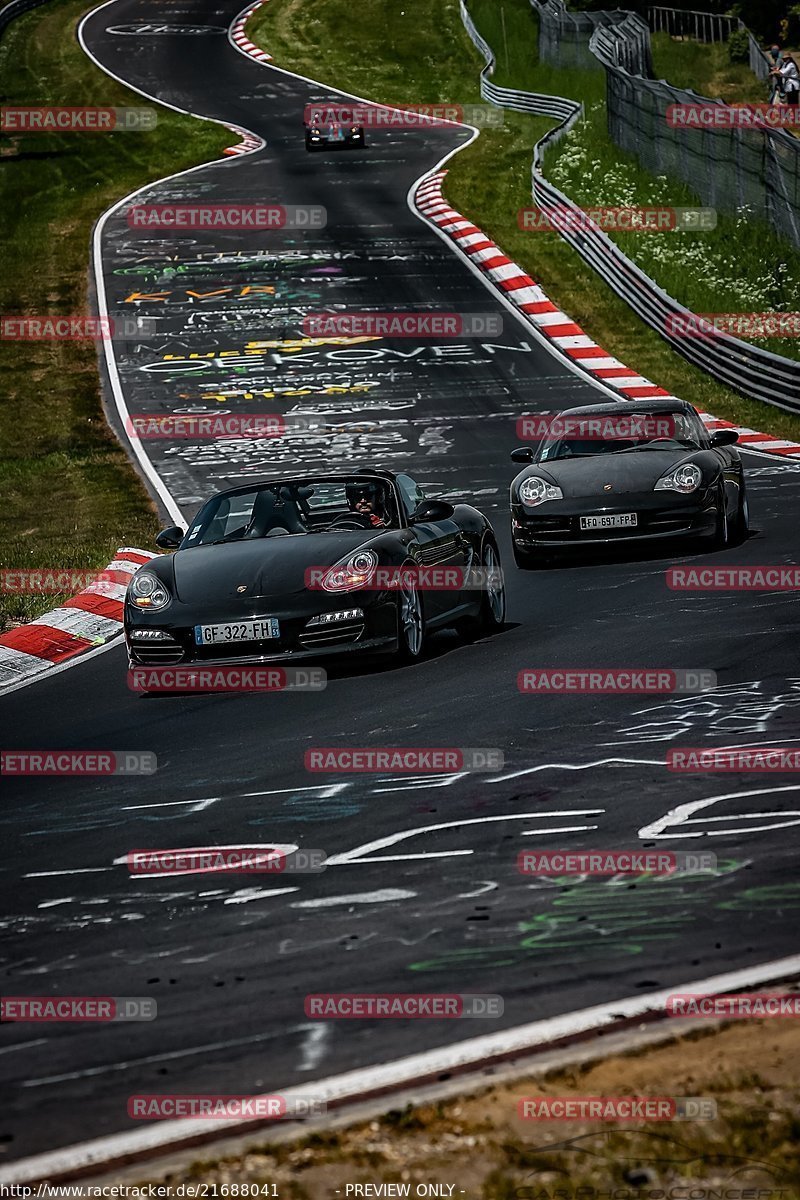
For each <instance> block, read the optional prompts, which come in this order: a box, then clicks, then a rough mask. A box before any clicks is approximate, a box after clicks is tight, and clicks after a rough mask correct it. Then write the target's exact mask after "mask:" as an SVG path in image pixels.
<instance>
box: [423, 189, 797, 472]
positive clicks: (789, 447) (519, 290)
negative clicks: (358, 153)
mask: <svg viewBox="0 0 800 1200" xmlns="http://www.w3.org/2000/svg"><path fill="white" fill-rule="evenodd" d="M446 174H447V172H446V171H437V172H435V173H434V174H433V175H428V176H427V177H426V178H425V179H423V180H422V182H421V183H420V184H419V186H418V187H417V189H416V191H415V193H414V204H415V206H416V208H417V210H418V212H419V213H421V215H422V216H423V217H425V219H426V220H428V221H430V222H431V223H432V224H433V225H436V226H437V227H438V228H439V229H440V230H441V231H442V233H444V234H446V235H447V236H448V237H449V238H450V239H451V240H452V241H453V242H455V243H456V245H457V246H458V247H459V249H460V250H461V251H462V252H463V253H464V254H466V255H467V257H468V258H469V259H470V261H471V262H472V263H474V264H475V266H477V267H478V268H479V269H480V270H481V271H482V272H483V274H484V275H486V277H487V278H488V279H489V280H490V281H491V282H492V283H493V284H494V286H495V287H497V288H499V289H500V290H501V291H502V292H504V293H505V296H506V299H508V300H509V301H511V303H512V304H513V305H514V306H515V308H517V309H518V310H519V311H520V312H521V313H522V314H523V315H524V316H525V318H526V320H528V321H529V322H530V323H531V324H532V325H534V326H535V327H536V328H537V330H538V331H539V333H540V334H542V335H543V336H544V337H546V338H547V340H548V341H549V342H550V343H551V344H552V345H553V347H554V348H555V349H557V350H558V351H559V353H561V354H563V355H565V356H566V357H568V358H569V359H571V361H572V363H573V364H574V365H575V366H578V367H579V368H580V369H581V370H583V371H585V372H586V373H587V374H588V375H590V376H591V377H593V378H594V379H596V380H598V381H599V382H602V383H603V384H604V385H605V386H606V387H612V388H614V389H615V390H616V391H618V392H619V393H620V394H621V397H622V398H623V399H625V400H640V399H643V398H648V397H650V396H652V397H655V398H658V399H666V400H673V399H676V397H674V396H672V395H671V394H670V393H669V392H667V391H665V390H664V388H662V387H658V385H657V384H655V383H653V382H652V380H650V379H646V378H645V377H644V376H643V375H638V374H637V373H636V372H635V371H633V370H631V368H630V367H626V366H625V364H624V363H623V362H620V360H619V359H618V358H614V357H613V356H612V355H610V354H609V353H608V351H606V350H603V349H602V348H601V347H600V346H598V345H597V343H596V342H593V341H592V339H591V338H590V337H588V336H587V335H586V334H585V333H584V331H583V330H582V329H581V327H580V325H577V324H576V323H575V322H574V321H573V320H572V318H571V317H568V316H567V314H566V313H563V312H561V310H560V309H559V308H558V307H557V306H556V305H555V304H553V302H552V300H550V299H549V298H548V296H547V295H546V294H545V292H544V291H543V290H542V288H541V287H539V285H538V284H537V283H536V281H535V280H534V279H532V278H531V277H530V275H528V274H527V273H526V272H525V271H524V270H523V268H522V267H521V266H519V264H518V263H515V262H513V261H512V260H511V259H510V258H508V257H507V255H505V254H504V253H503V251H502V250H501V249H500V247H499V246H496V245H495V243H494V242H493V241H491V239H490V238H488V237H487V236H486V234H485V233H484V232H483V231H482V230H481V229H479V228H478V227H477V225H473V224H472V222H471V221H468V220H467V218H466V217H464V216H463V215H462V214H461V213H459V212H456V210H455V209H454V208H451V206H450V205H449V204H448V203H447V201H446V200H445V198H444V196H443V195H442V183H443V180H444V177H445V175H446ZM700 417H701V418H702V420H703V422H704V424H705V425H706V426H707V427H708V428H710V429H735V430H736V432H737V433H738V434H739V442H740V443H741V445H742V446H745V447H747V448H748V449H752V450H760V451H764V452H766V453H768V454H779V455H783V456H785V457H795V456H798V457H800V442H789V441H784V440H783V439H781V438H776V437H774V436H773V435H772V434H769V433H759V432H758V430H755V429H748V428H747V427H746V426H740V425H735V424H734V423H733V422H732V421H724V420H722V419H721V418H718V417H714V416H712V415H711V413H706V412H701V413H700Z"/></svg>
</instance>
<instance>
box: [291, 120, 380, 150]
mask: <svg viewBox="0 0 800 1200" xmlns="http://www.w3.org/2000/svg"><path fill="white" fill-rule="evenodd" d="M305 130H306V150H326V149H327V150H346V149H348V148H352V147H354V146H366V144H367V139H366V138H365V136H364V126H363V125H345V124H343V123H342V122H341V121H327V122H325V123H324V124H318V125H309V124H307V125H306V127H305Z"/></svg>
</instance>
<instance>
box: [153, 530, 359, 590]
mask: <svg viewBox="0 0 800 1200" xmlns="http://www.w3.org/2000/svg"><path fill="white" fill-rule="evenodd" d="M379 541H380V538H379V537H376V536H375V535H374V534H372V533H370V531H369V530H368V529H366V530H365V529H358V530H346V531H344V530H343V531H342V532H341V533H316V534H315V533H300V534H289V535H288V536H286V537H267V538H253V539H251V540H248V541H242V542H228V543H227V544H226V543H222V544H220V545H218V546H195V547H192V548H191V549H186V550H177V551H176V552H175V554H173V555H172V560H171V561H172V570H173V579H174V587H175V593H176V597H177V599H178V600H180V601H182V602H183V603H184V604H218V603H220V602H223V603H224V602H225V601H226V600H230V601H231V602H232V603H235V602H237V601H242V602H246V601H247V600H252V599H253V597H254V596H258V597H262V596H269V597H279V596H292V595H296V594H298V593H302V592H303V591H305V590H306V571H307V570H309V569H311V568H317V567H318V568H323V569H324V568H326V567H332V566H333V565H334V563H337V562H338V561H339V560H340V559H341V558H343V557H344V556H345V555H347V554H348V553H352V552H353V551H355V550H357V549H358V548H359V547H360V546H376V548H377V543H379ZM241 587H244V588H245V589H246V590H245V591H244V592H239V591H238V590H237V589H239V588H241Z"/></svg>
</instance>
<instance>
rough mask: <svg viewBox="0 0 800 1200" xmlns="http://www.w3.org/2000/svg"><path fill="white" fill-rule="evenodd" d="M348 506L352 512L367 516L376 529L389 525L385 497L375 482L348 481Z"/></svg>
mask: <svg viewBox="0 0 800 1200" xmlns="http://www.w3.org/2000/svg"><path fill="white" fill-rule="evenodd" d="M346 493H347V506H348V508H349V509H350V511H351V512H354V513H358V515H359V516H361V517H365V518H366V519H367V520H368V521H369V523H370V525H372V526H373V527H374V528H376V529H385V528H386V525H387V521H386V512H385V508H384V505H383V497H382V496H381V494H380V491H379V489H378V485H377V484H375V483H348V484H347V487H346Z"/></svg>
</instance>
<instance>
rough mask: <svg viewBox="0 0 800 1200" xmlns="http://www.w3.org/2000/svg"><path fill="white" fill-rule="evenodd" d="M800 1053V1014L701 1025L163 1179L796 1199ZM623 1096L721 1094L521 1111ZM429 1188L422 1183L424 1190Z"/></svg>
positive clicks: (505, 1194)
mask: <svg viewBox="0 0 800 1200" xmlns="http://www.w3.org/2000/svg"><path fill="white" fill-rule="evenodd" d="M799 1064H800V1022H797V1021H792V1020H773V1021H762V1022H739V1023H735V1024H731V1025H729V1026H728V1027H727V1028H724V1029H722V1030H717V1031H713V1032H707V1031H704V1030H696V1031H690V1032H689V1033H687V1035H685V1036H684V1037H682V1038H681V1039H680V1040H678V1041H675V1042H671V1043H668V1044H666V1045H663V1046H658V1047H651V1048H649V1049H646V1050H643V1051H637V1052H635V1053H631V1054H626V1055H616V1056H613V1057H610V1058H608V1059H606V1060H604V1061H602V1062H599V1063H595V1064H592V1065H587V1066H585V1067H582V1068H579V1069H571V1070H568V1071H564V1070H559V1071H558V1072H555V1073H551V1074H547V1075H540V1076H538V1077H537V1078H531V1079H527V1080H520V1081H516V1082H514V1083H509V1084H505V1083H504V1084H499V1085H495V1086H493V1087H489V1088H488V1089H485V1090H483V1091H482V1092H480V1093H479V1094H475V1095H470V1096H462V1097H459V1098H455V1099H453V1100H448V1101H444V1102H441V1103H436V1104H430V1105H425V1106H421V1107H417V1108H413V1107H410V1106H409V1107H407V1108H405V1109H403V1110H395V1111H392V1112H388V1113H387V1114H386V1115H385V1116H383V1117H382V1118H381V1119H379V1120H373V1121H369V1122H366V1123H362V1124H359V1125H354V1126H352V1127H350V1128H347V1129H344V1130H341V1131H331V1132H326V1133H322V1134H315V1135H312V1136H310V1137H306V1138H304V1139H298V1140H297V1141H296V1142H292V1143H286V1144H284V1145H281V1146H270V1145H265V1146H262V1147H260V1148H258V1147H257V1148H255V1149H253V1150H250V1151H249V1152H247V1153H244V1154H242V1155H239V1156H236V1157H231V1158H227V1159H221V1160H219V1161H210V1160H208V1159H206V1160H205V1161H198V1162H195V1163H194V1164H193V1165H192V1166H191V1167H190V1168H188V1169H187V1170H185V1171H182V1172H174V1173H172V1174H170V1175H167V1176H165V1177H163V1181H164V1182H167V1183H169V1184H170V1185H172V1188H173V1189H174V1188H175V1187H176V1185H178V1184H180V1183H187V1182H190V1181H191V1182H198V1181H201V1182H203V1183H205V1184H208V1185H209V1186H208V1192H207V1194H208V1195H226V1194H231V1195H234V1194H237V1193H235V1192H233V1191H230V1192H226V1191H225V1190H224V1189H223V1185H232V1186H236V1185H239V1187H240V1189H241V1185H243V1184H250V1185H253V1184H258V1185H274V1191H271V1192H270V1194H273V1195H275V1196H277V1197H290V1198H291V1200H330V1198H333V1197H335V1196H341V1197H342V1198H343V1200H347V1198H348V1197H352V1198H353V1200H357V1198H358V1197H366V1196H373V1197H378V1196H381V1195H384V1196H392V1195H394V1196H398V1195H399V1196H403V1195H408V1196H409V1197H412V1198H413V1197H416V1196H423V1195H426V1194H432V1195H443V1196H445V1197H447V1196H451V1197H452V1198H453V1200H459V1197H461V1196H462V1195H464V1196H470V1197H481V1198H483V1200H634V1198H639V1197H640V1198H641V1200H796V1198H797V1197H798V1196H800V1077H799V1075H798V1065H799ZM309 1090H310V1091H311V1090H313V1088H309ZM619 1096H659V1097H701V1098H705V1100H706V1101H711V1102H713V1103H714V1104H715V1105H716V1116H715V1117H713V1118H711V1119H701V1120H698V1119H683V1120H669V1121H658V1122H656V1121H650V1122H646V1121H637V1120H634V1121H619V1120H617V1121H607V1122H600V1121H596V1120H595V1121H588V1120H570V1121H564V1120H558V1121H533V1120H523V1119H521V1118H520V1117H519V1115H518V1103H519V1101H520V1100H521V1099H522V1098H523V1097H527V1098H536V1097H546V1098H549V1099H550V1100H551V1101H552V1100H553V1099H555V1098H561V1097H570V1098H578V1097H619ZM707 1108H708V1105H707ZM388 1183H395V1184H401V1185H403V1190H398V1191H394V1192H392V1191H390V1192H386V1191H384V1192H379V1191H371V1190H370V1191H365V1192H364V1191H362V1192H360V1193H358V1192H354V1191H353V1190H352V1188H353V1185H356V1184H371V1185H380V1184H388ZM406 1184H407V1185H409V1190H408V1192H406V1191H405V1190H404V1187H405V1185H406ZM432 1184H437V1185H440V1186H441V1185H443V1191H441V1192H438V1193H437V1192H431V1193H426V1191H425V1190H424V1189H425V1187H426V1186H427V1185H432ZM212 1185H216V1187H217V1190H216V1191H214V1190H213V1189H212ZM418 1186H420V1187H421V1188H422V1189H423V1190H421V1191H419V1192H418V1191H417V1188H418ZM450 1188H452V1191H450V1190H449V1189H450ZM348 1189H349V1190H348ZM238 1194H239V1195H241V1194H242V1191H241V1190H240V1191H239V1192H238ZM245 1194H246V1193H245ZM251 1194H252V1193H251ZM261 1194H265V1195H266V1194H267V1193H266V1192H263V1193H261Z"/></svg>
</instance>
